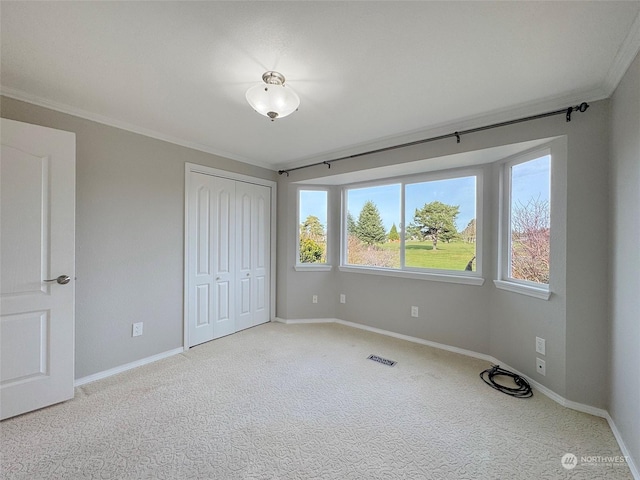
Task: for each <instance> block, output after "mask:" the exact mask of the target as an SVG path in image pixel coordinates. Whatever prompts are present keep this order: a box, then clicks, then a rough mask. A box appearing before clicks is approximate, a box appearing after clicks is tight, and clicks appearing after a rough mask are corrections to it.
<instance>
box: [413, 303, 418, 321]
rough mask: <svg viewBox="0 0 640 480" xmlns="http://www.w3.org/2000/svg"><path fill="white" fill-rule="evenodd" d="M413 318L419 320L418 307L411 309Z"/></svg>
mask: <svg viewBox="0 0 640 480" xmlns="http://www.w3.org/2000/svg"><path fill="white" fill-rule="evenodd" d="M411 316H412V317H415V318H418V307H415V306H414V307H411Z"/></svg>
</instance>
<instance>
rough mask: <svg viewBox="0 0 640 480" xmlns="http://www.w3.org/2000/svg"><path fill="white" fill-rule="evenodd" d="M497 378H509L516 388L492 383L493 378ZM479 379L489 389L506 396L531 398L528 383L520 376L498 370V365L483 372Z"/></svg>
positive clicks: (531, 391) (501, 369)
mask: <svg viewBox="0 0 640 480" xmlns="http://www.w3.org/2000/svg"><path fill="white" fill-rule="evenodd" d="M498 376H503V377H511V378H512V379H513V381H514V382H515V384H516V385H517V386H518V387H517V388H512V387H507V386H505V385H501V384H499V383H497V382H496V381H494V377H498ZM480 378H481V379H482V381H483V382H484V383H486V384H487V385H489V386H490V387H491V388H495V389H496V390H498V391H500V392H502V393H506V394H507V395H511V396H512V397H517V398H529V397H533V390H531V385H529V382H527V381H526V380H525V379H524V378H522V377H521V376H520V375H516V374H515V373H513V372H510V371H509V370H505V369H504V368H500V365H493V366H492V367H491V368H487V369H486V370H485V371H483V372H481V373H480Z"/></svg>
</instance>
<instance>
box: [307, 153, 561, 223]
mask: <svg viewBox="0 0 640 480" xmlns="http://www.w3.org/2000/svg"><path fill="white" fill-rule="evenodd" d="M550 161H551V157H550V156H548V155H547V156H544V157H540V158H538V159H535V160H532V161H530V162H525V163H521V164H518V165H515V166H513V167H512V169H511V175H512V201H513V202H523V203H525V204H526V203H527V202H528V201H529V200H530V199H532V198H534V199H535V198H538V197H539V198H540V199H541V200H549V196H550V192H549V172H550ZM400 187H401V185H400V184H399V183H398V184H392V185H382V186H378V187H367V188H354V189H350V190H349V192H348V198H347V205H348V209H349V211H350V212H351V214H352V215H353V218H354V219H355V220H356V221H357V220H358V215H359V214H360V210H362V206H363V205H364V204H365V203H366V202H367V201H368V200H371V201H372V202H374V203H375V204H376V206H377V207H378V210H379V211H380V216H381V217H382V223H383V224H384V228H385V230H386V231H387V232H388V231H389V229H390V228H391V225H393V224H394V223H395V224H396V226H399V225H400V223H402V221H401V219H400ZM434 200H438V201H440V202H442V203H446V204H448V205H458V206H459V207H460V213H459V215H458V218H457V219H456V226H457V227H458V231H462V230H464V228H465V227H466V226H467V224H468V223H469V221H470V220H472V219H473V218H475V216H476V213H475V212H476V182H475V177H460V178H452V179H445V180H436V181H430V182H421V183H412V184H406V198H405V211H406V223H407V224H408V223H411V222H412V221H413V215H414V213H415V210H416V208H422V207H423V206H424V205H425V204H426V203H429V202H433V201H434ZM309 215H315V216H316V217H318V218H319V219H320V222H321V223H322V224H323V225H324V226H325V227H326V225H327V192H325V191H321V190H302V191H301V193H300V222H302V221H304V219H305V218H307V216H309Z"/></svg>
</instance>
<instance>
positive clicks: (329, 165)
mask: <svg viewBox="0 0 640 480" xmlns="http://www.w3.org/2000/svg"><path fill="white" fill-rule="evenodd" d="M322 163H323V165H326V166H327V167H329V169H331V164H330V163H329V162H322Z"/></svg>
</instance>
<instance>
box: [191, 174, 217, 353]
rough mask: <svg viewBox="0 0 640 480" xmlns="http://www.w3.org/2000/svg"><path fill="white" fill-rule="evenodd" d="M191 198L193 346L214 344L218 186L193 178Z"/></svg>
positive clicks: (192, 176) (202, 179)
mask: <svg viewBox="0 0 640 480" xmlns="http://www.w3.org/2000/svg"><path fill="white" fill-rule="evenodd" d="M190 185H191V188H190V191H189V195H188V202H189V219H188V229H189V232H188V249H189V250H188V251H189V255H188V262H189V278H188V286H187V289H188V292H187V294H188V302H189V309H188V320H187V321H188V325H189V346H193V345H197V344H199V343H202V342H206V341H208V340H211V338H212V337H213V323H212V321H211V307H212V304H213V298H212V295H211V290H212V287H213V275H212V265H211V255H210V252H211V234H212V231H213V226H212V224H211V209H212V197H213V191H214V184H213V181H212V178H211V177H208V176H206V175H198V174H194V173H191V174H190Z"/></svg>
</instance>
